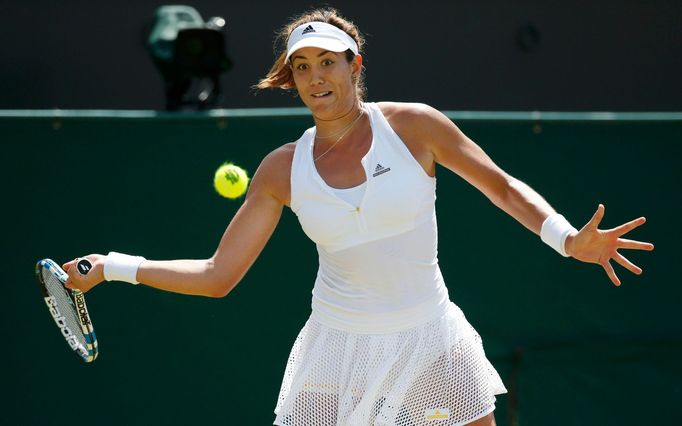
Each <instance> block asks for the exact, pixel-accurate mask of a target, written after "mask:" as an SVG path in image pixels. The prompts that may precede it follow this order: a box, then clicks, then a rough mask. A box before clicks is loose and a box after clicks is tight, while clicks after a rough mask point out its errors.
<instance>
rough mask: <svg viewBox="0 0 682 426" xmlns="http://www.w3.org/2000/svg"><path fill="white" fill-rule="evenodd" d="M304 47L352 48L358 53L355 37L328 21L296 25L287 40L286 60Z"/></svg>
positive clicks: (337, 50)
mask: <svg viewBox="0 0 682 426" xmlns="http://www.w3.org/2000/svg"><path fill="white" fill-rule="evenodd" d="M304 47H319V48H320V49H325V50H329V51H330V52H345V51H346V50H348V49H350V50H352V51H353V53H355V54H356V55H357V54H358V44H357V43H356V42H355V40H353V37H351V36H349V35H348V34H346V32H345V31H342V30H340V29H339V28H337V27H335V26H334V25H331V24H327V23H326V22H308V23H306V24H303V25H300V26H298V27H296V28H295V29H294V30H293V31H292V32H291V35H290V36H289V41H288V42H287V57H286V61H288V60H289V58H290V57H291V54H292V53H294V52H295V51H297V50H298V49H302V48H304Z"/></svg>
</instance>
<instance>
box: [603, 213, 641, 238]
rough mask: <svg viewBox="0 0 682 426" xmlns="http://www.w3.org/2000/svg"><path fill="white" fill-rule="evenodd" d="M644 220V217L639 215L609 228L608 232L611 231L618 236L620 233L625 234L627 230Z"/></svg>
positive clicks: (639, 224)
mask: <svg viewBox="0 0 682 426" xmlns="http://www.w3.org/2000/svg"><path fill="white" fill-rule="evenodd" d="M645 222H646V218H645V217H639V218H637V219H634V220H631V221H630V222H627V223H624V224H622V225H620V226H617V227H615V228H613V229H611V230H610V231H609V232H613V233H614V234H616V236H618V237H620V236H621V235H624V234H627V233H628V232H630V231H632V230H633V229H635V228H637V227H638V226H641V225H643V224H644V223H645Z"/></svg>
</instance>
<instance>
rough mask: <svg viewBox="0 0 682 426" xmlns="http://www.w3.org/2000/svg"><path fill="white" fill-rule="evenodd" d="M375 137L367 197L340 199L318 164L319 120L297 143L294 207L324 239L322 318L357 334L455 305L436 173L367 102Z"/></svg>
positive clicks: (316, 297)
mask: <svg viewBox="0 0 682 426" xmlns="http://www.w3.org/2000/svg"><path fill="white" fill-rule="evenodd" d="M364 106H365V109H366V110H367V112H368V115H369V121H370V125H371V128H372V136H373V138H372V144H371V146H370V148H369V151H368V152H367V154H366V155H365V156H364V157H363V158H362V160H361V163H362V166H363V168H364V170H365V176H366V178H367V179H366V182H365V183H364V184H363V186H364V193H363V194H362V196H361V197H360V198H359V203H357V204H355V203H351V202H349V201H346V200H344V197H339V195H338V194H336V191H337V190H336V189H335V188H332V187H330V186H329V185H327V183H326V182H325V181H324V180H323V179H322V177H321V176H320V175H319V173H318V172H317V169H316V167H315V163H314V162H313V146H314V140H315V130H316V129H315V127H312V128H310V129H308V130H306V131H305V133H304V134H303V135H302V136H301V138H300V139H299V140H298V141H297V143H296V149H295V151H294V159H293V163H292V170H291V209H292V211H293V212H294V213H295V214H296V215H297V216H298V219H299V221H300V223H301V227H302V228H303V231H304V232H305V233H306V235H308V237H309V238H310V239H311V240H313V241H314V242H315V243H316V244H317V251H318V254H319V262H320V267H319V270H318V274H317V279H316V281H315V286H314V288H313V301H312V308H313V318H315V319H316V320H318V321H320V322H321V323H323V324H326V325H328V326H330V327H334V328H338V329H343V330H347V331H353V332H367V333H375V332H393V331H398V330H402V329H405V328H409V327H413V326H416V325H419V324H421V323H424V322H427V321H429V320H431V319H433V318H435V317H438V316H440V315H442V314H443V313H444V312H445V309H446V307H447V304H448V303H449V297H448V292H447V288H446V287H445V284H444V282H443V277H442V275H441V272H440V268H439V267H438V259H437V254H438V249H437V246H438V233H437V225H436V214H435V200H436V195H435V190H436V180H435V178H432V177H430V176H429V175H427V174H426V172H425V171H424V169H423V168H422V167H421V165H420V164H419V163H418V162H417V161H416V160H415V158H414V157H413V156H412V153H411V152H410V151H409V150H408V149H407V147H406V146H405V144H404V143H403V141H402V140H401V139H400V137H399V136H398V135H397V134H396V133H395V132H394V131H393V129H392V128H391V127H390V125H389V124H388V121H387V120H386V118H385V117H384V115H383V114H382V113H381V110H380V109H379V107H378V106H377V105H376V104H373V103H365V104H364Z"/></svg>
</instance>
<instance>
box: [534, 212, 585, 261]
mask: <svg viewBox="0 0 682 426" xmlns="http://www.w3.org/2000/svg"><path fill="white" fill-rule="evenodd" d="M572 232H578V230H577V229H575V228H574V227H573V225H571V224H570V223H568V221H567V220H566V218H565V217H563V216H562V215H560V214H559V213H554V214H552V215H549V216H548V217H547V219H545V221H544V222H542V228H541V229H540V238H541V239H542V241H543V242H544V243H545V244H547V245H548V246H550V247H552V248H553V249H554V250H556V251H557V252H559V254H560V255H562V256H564V257H568V253H566V237H568V235H569V234H570V233H572Z"/></svg>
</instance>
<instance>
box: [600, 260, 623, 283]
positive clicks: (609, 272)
mask: <svg viewBox="0 0 682 426" xmlns="http://www.w3.org/2000/svg"><path fill="white" fill-rule="evenodd" d="M600 265H601V266H602V268H604V271H606V275H608V276H609V278H610V279H611V282H612V283H613V284H615V285H617V286H619V285H620V280H619V279H618V275H616V271H614V269H613V266H611V263H610V262H609V261H608V260H605V261H603V262H601V263H600Z"/></svg>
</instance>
